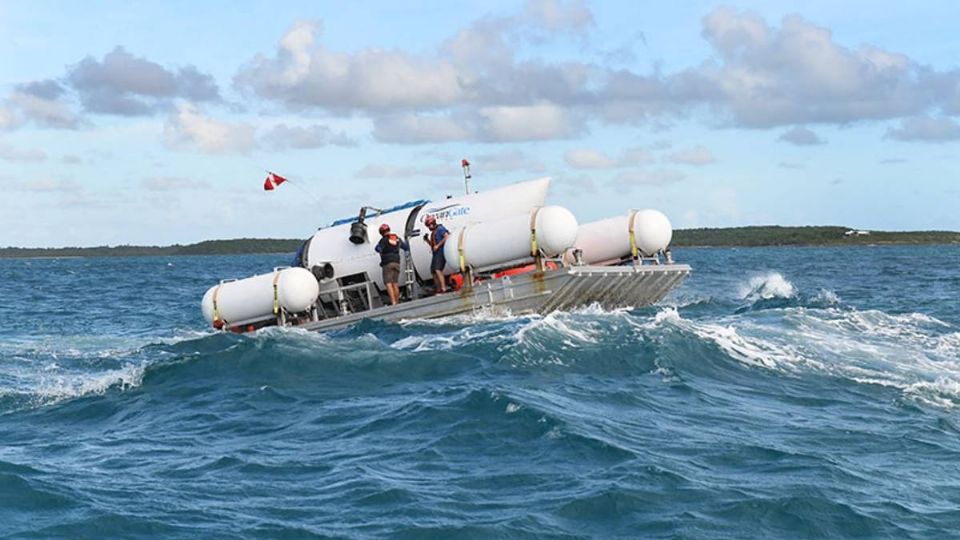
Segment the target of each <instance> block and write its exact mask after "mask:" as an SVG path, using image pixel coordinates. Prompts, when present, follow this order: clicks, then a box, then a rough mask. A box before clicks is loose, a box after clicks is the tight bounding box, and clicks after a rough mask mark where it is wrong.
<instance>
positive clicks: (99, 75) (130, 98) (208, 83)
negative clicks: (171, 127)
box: [66, 47, 220, 116]
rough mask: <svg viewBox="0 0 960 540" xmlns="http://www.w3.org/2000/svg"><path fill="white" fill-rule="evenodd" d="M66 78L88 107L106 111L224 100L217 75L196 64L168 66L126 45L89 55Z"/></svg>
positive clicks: (132, 112)
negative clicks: (98, 56)
mask: <svg viewBox="0 0 960 540" xmlns="http://www.w3.org/2000/svg"><path fill="white" fill-rule="evenodd" d="M66 80H67V82H68V83H69V84H70V86H71V87H72V88H73V89H74V90H76V91H77V93H78V95H79V96H80V102H81V103H82V104H83V107H84V109H86V110H87V111H90V112H95V113H102V114H114V115H120V116H137V115H146V114H152V113H154V112H156V111H158V110H161V109H163V108H166V107H167V106H169V104H170V103H171V101H172V100H173V99H175V98H180V99H184V100H188V101H191V102H204V101H218V100H219V99H220V93H219V90H218V88H217V84H216V82H214V80H213V77H211V76H210V75H208V74H204V73H200V71H198V70H197V68H196V67H194V66H185V67H181V68H177V69H168V68H165V67H163V66H161V65H160V64H157V63H155V62H151V61H150V60H147V59H145V58H141V57H137V56H134V55H133V54H131V53H129V52H127V50H126V49H124V48H123V47H117V48H115V49H114V50H112V51H110V52H109V53H107V54H106V55H105V56H104V57H103V60H97V59H95V58H93V57H91V56H87V57H85V58H84V59H82V60H81V61H80V62H78V63H77V64H74V65H73V66H70V67H69V68H68V70H67V77H66Z"/></svg>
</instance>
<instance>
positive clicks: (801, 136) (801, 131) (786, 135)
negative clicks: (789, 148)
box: [777, 126, 826, 146]
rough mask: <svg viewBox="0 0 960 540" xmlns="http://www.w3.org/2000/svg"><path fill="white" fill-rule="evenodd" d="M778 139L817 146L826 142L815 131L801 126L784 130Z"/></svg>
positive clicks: (799, 144)
mask: <svg viewBox="0 0 960 540" xmlns="http://www.w3.org/2000/svg"><path fill="white" fill-rule="evenodd" d="M777 139H778V140H781V141H783V142H788V143H790V144H795V145H797V146H815V145H819V144H825V143H826V141H824V140H823V139H821V138H820V136H819V135H817V134H816V133H814V132H813V131H810V130H809V129H807V128H805V127H799V126H798V127H795V128H792V129H788V130H787V131H784V132H783V133H781V134H780V136H779V137H778V138H777Z"/></svg>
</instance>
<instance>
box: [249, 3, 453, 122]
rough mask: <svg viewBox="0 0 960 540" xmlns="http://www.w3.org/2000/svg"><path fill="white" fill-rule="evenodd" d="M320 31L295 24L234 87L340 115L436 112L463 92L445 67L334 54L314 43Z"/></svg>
mask: <svg viewBox="0 0 960 540" xmlns="http://www.w3.org/2000/svg"><path fill="white" fill-rule="evenodd" d="M319 30H320V29H319V23H314V22H301V23H298V24H296V25H295V26H294V27H293V28H292V29H290V31H289V32H287V34H286V35H285V36H283V39H281V40H280V46H279V48H278V50H277V52H276V54H275V55H274V56H273V57H266V56H258V57H256V58H254V59H253V60H252V61H251V62H249V63H248V64H247V65H246V66H244V67H243V68H242V69H241V70H240V72H239V73H238V74H237V76H236V78H235V81H236V83H237V84H238V85H239V86H241V87H245V88H249V89H251V90H253V91H254V92H255V93H257V94H258V95H260V96H262V97H265V98H268V99H274V100H278V101H282V102H285V103H287V104H290V105H294V106H318V107H324V108H328V109H340V110H350V109H359V108H363V109H383V110H389V109H395V108H403V107H426V108H431V107H439V106H444V105H450V104H453V103H455V102H456V101H457V100H458V99H459V98H460V97H461V95H462V93H463V88H462V87H461V85H460V81H459V80H458V76H457V72H456V70H455V69H454V68H453V66H452V65H450V64H449V63H446V62H443V61H440V60H438V59H425V58H416V57H414V56H412V55H409V54H405V53H402V52H397V51H387V50H382V49H365V50H363V51H360V52H358V53H356V54H352V55H351V54H345V53H336V52H333V51H329V50H327V49H326V48H324V47H322V46H320V45H318V44H317V43H316V34H317V33H318V32H319Z"/></svg>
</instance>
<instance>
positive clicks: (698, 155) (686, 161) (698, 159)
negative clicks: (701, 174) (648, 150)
mask: <svg viewBox="0 0 960 540" xmlns="http://www.w3.org/2000/svg"><path fill="white" fill-rule="evenodd" d="M668 159H669V161H671V162H673V163H679V164H681V165H697V166H700V165H709V164H711V163H714V162H716V161H717V158H715V157H714V156H713V152H711V151H710V150H707V149H706V148H704V147H702V146H696V147H693V148H688V149H686V150H681V151H679V152H675V153H673V154H671V155H670V156H669V158H668Z"/></svg>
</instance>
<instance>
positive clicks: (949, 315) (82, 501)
mask: <svg viewBox="0 0 960 540" xmlns="http://www.w3.org/2000/svg"><path fill="white" fill-rule="evenodd" d="M675 255H676V258H677V259H678V260H680V261H682V262H687V263H690V264H691V265H693V267H694V273H693V275H692V276H691V277H690V278H689V280H688V281H686V282H685V283H684V284H683V285H682V286H681V287H680V288H679V289H678V290H676V291H674V292H673V293H672V294H671V295H670V296H669V297H668V298H667V299H666V300H665V301H664V302H662V303H661V304H660V305H658V306H654V307H649V308H643V309H636V310H628V311H617V312H604V311H602V310H600V309H596V308H587V309H582V310H578V311H575V312H571V313H554V314H550V315H547V316H530V315H515V316H504V315H497V316H493V315H483V316H473V317H460V318H453V319H445V320H440V321H407V322H404V323H402V324H385V323H376V322H369V321H365V322H362V323H360V324H359V325H357V326H354V327H352V328H348V329H346V330H342V331H338V332H333V333H328V334H311V333H306V332H302V331H297V330H280V329H267V330H264V331H260V332H257V333H254V334H251V335H243V336H237V335H232V334H222V333H214V332H212V331H210V330H208V328H207V325H206V322H205V321H204V320H203V318H202V316H201V314H200V311H199V300H200V297H201V296H202V294H203V293H204V291H205V290H206V289H207V288H208V287H209V286H210V285H211V284H213V283H215V282H216V281H217V280H218V279H220V278H225V277H243V276H246V275H250V274H253V273H260V272H263V271H267V270H269V269H270V268H272V267H273V266H275V265H278V264H284V263H285V262H286V261H287V259H288V258H289V257H288V256H285V255H283V256H272V255H258V256H224V257H170V258H162V257H158V258H122V259H114V258H78V259H31V260H0V537H13V538H120V537H122V538H153V537H162V538H340V537H347V538H383V537H392V538H610V537H629V538H634V537H669V538H676V537H682V538H821V537H888V538H890V537H895V538H943V537H949V536H953V535H955V534H956V531H957V530H958V528H960V310H958V307H960V302H958V298H960V272H958V270H957V267H958V264H960V246H925V247H889V246H888V247H868V246H864V247H848V248H752V249H677V250H676V251H675Z"/></svg>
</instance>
